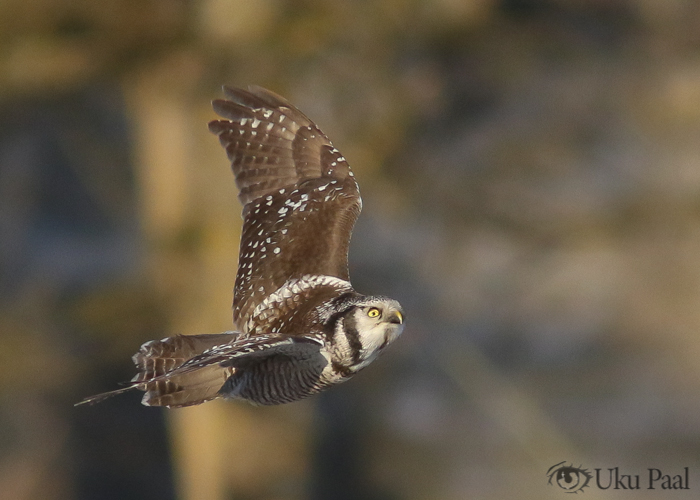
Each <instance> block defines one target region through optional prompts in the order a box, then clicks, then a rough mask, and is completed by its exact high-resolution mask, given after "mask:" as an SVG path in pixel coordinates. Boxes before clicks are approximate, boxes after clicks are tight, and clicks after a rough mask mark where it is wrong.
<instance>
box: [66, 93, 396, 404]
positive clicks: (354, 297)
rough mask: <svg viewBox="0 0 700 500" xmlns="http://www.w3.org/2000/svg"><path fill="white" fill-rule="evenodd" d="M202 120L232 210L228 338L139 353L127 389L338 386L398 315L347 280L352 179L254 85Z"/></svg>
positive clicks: (199, 394) (164, 400)
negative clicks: (239, 225)
mask: <svg viewBox="0 0 700 500" xmlns="http://www.w3.org/2000/svg"><path fill="white" fill-rule="evenodd" d="M224 93H225V95H226V97H227V99H220V100H215V101H213V107H214V110H215V111H216V113H217V114H218V115H219V116H221V118H222V119H220V120H215V121H212V122H210V123H209V129H210V130H211V131H212V132H213V133H214V134H216V135H218V136H219V140H220V142H221V144H222V145H223V147H224V148H225V150H226V153H227V155H228V159H229V160H230V162H231V167H232V169H233V173H234V176H235V180H236V185H237V187H238V193H239V194H238V198H239V200H240V202H241V205H242V206H243V213H242V216H243V229H242V234H241V243H240V251H239V258H238V273H237V275H236V283H235V287H234V293H233V321H234V330H233V331H229V332H224V333H218V334H205V335H176V336H173V337H167V338H164V339H162V340H152V341H150V342H146V343H145V344H143V345H142V346H141V348H140V350H139V352H137V353H136V354H135V355H134V356H133V361H134V364H135V365H136V369H137V372H138V373H137V374H136V376H135V377H134V378H133V379H132V381H131V382H129V383H127V384H126V385H125V387H122V388H120V389H117V390H114V391H111V392H107V393H103V394H99V395H96V396H92V397H89V398H86V399H84V400H83V401H81V402H80V403H78V404H84V403H88V404H91V403H96V402H99V401H102V400H104V399H106V398H108V397H110V396H113V395H116V394H120V393H122V392H125V391H129V390H140V391H144V392H145V394H144V396H143V399H142V403H143V404H144V405H147V406H165V407H169V408H177V407H184V406H191V405H197V404H200V403H204V402H206V401H210V400H213V399H217V398H226V399H241V400H245V401H248V402H250V403H253V404H257V405H275V404H282V403H289V402H292V401H297V400H299V399H302V398H306V397H308V396H311V395H313V394H316V393H318V392H319V391H322V390H324V389H326V388H328V387H330V386H332V385H335V384H338V383H341V382H344V381H346V380H348V379H350V378H351V377H352V376H353V375H355V374H356V373H358V372H359V371H360V370H362V369H363V368H365V367H366V366H367V365H369V364H370V363H371V362H372V361H374V359H376V358H377V356H378V355H379V354H380V353H382V352H383V351H384V349H385V348H386V347H387V346H388V345H389V344H391V343H392V342H393V341H394V340H396V339H397V338H398V337H399V335H401V333H402V331H403V328H404V318H405V314H404V311H403V309H402V308H401V305H400V304H399V303H398V302H397V301H396V300H392V299H390V298H387V297H381V296H370V295H362V294H360V293H358V292H356V291H355V289H354V288H353V287H352V285H351V284H350V281H349V276H348V245H349V243H350V236H351V233H352V230H353V226H354V224H355V221H356V219H357V217H358V216H359V214H360V210H361V208H362V200H361V198H360V192H359V188H358V185H357V182H356V181H355V177H354V175H353V173H352V170H351V169H350V165H348V163H347V161H346V160H345V158H344V157H343V155H342V154H340V152H339V151H338V150H337V149H336V148H335V147H334V146H333V144H332V143H331V142H330V140H329V139H328V138H327V137H326V136H325V134H324V133H323V132H321V130H319V128H318V127H317V126H316V125H315V124H314V123H313V122H312V121H311V120H310V119H309V118H307V117H306V116H305V115H304V114H303V113H302V112H301V111H299V110H298V109H297V108H296V107H294V106H293V105H292V104H290V103H289V102H288V101H287V100H286V99H284V98H282V97H280V96H279V95H277V94H275V93H273V92H270V91H269V90H266V89H263V88H261V87H250V88H249V89H248V90H243V89H239V88H229V87H224Z"/></svg>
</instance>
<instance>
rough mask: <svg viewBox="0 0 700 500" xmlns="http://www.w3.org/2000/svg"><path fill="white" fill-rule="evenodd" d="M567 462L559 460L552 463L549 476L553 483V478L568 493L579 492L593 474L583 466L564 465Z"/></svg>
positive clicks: (548, 472)
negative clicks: (556, 462)
mask: <svg viewBox="0 0 700 500" xmlns="http://www.w3.org/2000/svg"><path fill="white" fill-rule="evenodd" d="M565 463H566V462H559V463H558V464H554V465H552V466H551V467H550V468H549V470H548V471H547V477H548V478H549V482H548V483H547V484H552V480H554V481H556V483H557V486H559V487H560V488H561V489H562V490H566V492H567V493H578V492H579V491H582V490H583V489H584V488H585V487H586V486H588V482H589V481H590V480H591V478H592V477H593V475H592V474H591V473H590V472H588V470H587V469H584V468H583V466H579V467H574V464H571V465H564V464H565Z"/></svg>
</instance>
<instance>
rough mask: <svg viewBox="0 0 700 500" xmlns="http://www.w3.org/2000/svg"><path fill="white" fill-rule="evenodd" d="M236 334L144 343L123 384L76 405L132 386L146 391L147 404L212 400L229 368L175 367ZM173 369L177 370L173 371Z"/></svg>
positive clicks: (224, 342)
mask: <svg viewBox="0 0 700 500" xmlns="http://www.w3.org/2000/svg"><path fill="white" fill-rule="evenodd" d="M238 335H239V334H238V333H235V332H227V333H217V334H205V335H176V336H174V337H167V338H164V339H162V340H152V341H150V342H146V343H145V344H143V345H142V346H141V348H140V349H139V352H137V353H136V354H134V356H133V357H132V359H133V361H134V364H135V365H136V368H137V370H138V373H137V374H136V376H134V378H133V379H132V380H131V382H128V383H127V386H126V387H122V388H121V389H117V390H114V391H110V392H105V393H102V394H97V395H95V396H90V397H88V398H85V399H84V400H82V401H80V402H79V403H77V404H76V406H78V405H82V404H90V405H92V404H95V403H99V402H101V401H104V400H105V399H108V398H110V397H112V396H116V395H118V394H122V393H124V392H127V391H130V390H132V389H139V390H141V391H145V392H146V394H145V395H144V397H143V400H142V403H143V404H144V405H146V406H167V407H179V406H189V405H194V404H199V403H203V402H205V401H209V400H211V399H214V398H216V397H217V392H218V390H219V389H220V388H221V386H222V385H223V384H224V382H225V381H226V379H227V378H228V377H229V376H230V375H231V374H232V373H233V371H232V369H231V368H230V367H229V368H225V367H220V366H219V365H218V364H209V365H207V366H201V367H196V368H195V367H193V368H190V369H183V370H178V368H180V367H181V366H182V365H183V364H184V363H186V362H187V361H189V360H190V359H192V358H194V357H196V356H200V355H201V354H202V353H204V352H205V351H206V350H208V349H211V348H212V347H215V346H218V345H222V344H227V343H228V342H230V341H232V340H233V339H235V338H236V337H237V336H238ZM174 370H177V371H176V373H172V372H173V371H174Z"/></svg>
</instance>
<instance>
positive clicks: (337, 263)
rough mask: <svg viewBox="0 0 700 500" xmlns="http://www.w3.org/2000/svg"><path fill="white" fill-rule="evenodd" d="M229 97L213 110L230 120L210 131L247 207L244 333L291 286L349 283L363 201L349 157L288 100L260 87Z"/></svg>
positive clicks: (238, 300)
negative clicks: (311, 280) (305, 281)
mask: <svg viewBox="0 0 700 500" xmlns="http://www.w3.org/2000/svg"><path fill="white" fill-rule="evenodd" d="M224 92H225V94H226V96H227V97H228V98H229V100H216V101H214V102H213V107H214V110H215V111H216V112H217V113H218V114H219V115H221V116H222V117H223V118H226V120H215V121H212V122H211V123H210V124H209V129H210V130H211V131H212V132H213V133H215V134H217V135H218V136H219V140H220V141H221V144H222V145H223V146H224V148H225V149H226V153H227V155H228V157H229V160H230V161H231V167H232V169H233V172H234V175H235V178H236V185H237V186H238V189H239V200H240V201H241V204H242V205H243V218H244V223H243V231H242V237H241V246H240V253H239V266H238V274H237V276H236V286H235V289H234V300H233V310H234V312H233V315H234V322H235V324H236V326H237V329H239V330H241V331H244V332H245V331H248V326H246V325H247V323H248V320H249V319H250V317H251V314H252V312H253V310H254V309H255V308H256V306H257V305H258V304H260V303H261V302H262V301H263V300H264V299H265V297H267V296H269V295H270V294H272V293H274V292H275V291H276V290H278V289H279V288H280V287H282V286H283V285H284V283H285V282H287V281H288V280H290V279H297V278H301V277H302V276H331V277H335V278H339V279H341V280H345V281H347V280H348V264H347V258H348V247H349V243H350V236H351V234H352V229H353V227H354V224H355V221H356V220H357V217H358V216H359V213H360V210H361V208H362V200H361V198H360V192H359V188H358V185H357V182H356V181H355V179H354V176H353V174H352V171H351V170H350V166H349V165H348V163H347V161H346V160H345V158H344V157H343V156H342V155H341V154H340V152H339V151H338V150H337V149H336V148H335V147H334V146H333V144H332V143H331V142H330V140H329V139H328V138H327V137H326V135H325V134H324V133H323V132H322V131H321V130H320V129H319V128H318V127H317V126H316V125H315V124H314V123H313V122H312V121H311V120H309V118H308V117H306V115H304V114H303V113H302V112H301V111H299V110H298V109H297V108H295V107H294V106H293V105H292V104H290V103H289V102H288V101H287V100H285V99H284V98H282V97H280V96H278V95H277V94H275V93H273V92H270V91H268V90H265V89H262V88H260V87H250V88H249V90H247V91H246V90H243V89H236V88H228V87H225V88H224ZM253 326H254V325H253Z"/></svg>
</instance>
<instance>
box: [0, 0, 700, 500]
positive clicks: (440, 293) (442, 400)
mask: <svg viewBox="0 0 700 500" xmlns="http://www.w3.org/2000/svg"><path fill="white" fill-rule="evenodd" d="M224 83H225V84H230V85H237V86H245V85H248V84H258V85H262V86H265V87H268V88H270V89H272V90H274V91H275V92H278V93H280V94H282V95H284V96H285V97H287V98H288V99H289V100H290V101H291V102H293V103H295V104H296V105H297V106H298V107H299V108H300V109H302V110H303V111H304V112H305V113H306V114H308V115H309V116H310V117H311V118H312V119H313V120H314V121H315V122H316V123H317V124H318V125H319V126H320V127H321V128H322V129H323V130H324V131H325V132H326V134H327V135H328V136H329V137H331V139H332V140H333V141H334V143H335V145H336V146H337V147H338V148H339V149H340V150H341V151H342V152H343V154H344V155H345V156H346V157H347V158H348V160H349V162H350V164H351V165H352V167H353V169H354V171H355V173H356V175H357V178H358V180H359V182H360V185H361V188H362V192H363V197H364V212H363V215H362V217H361V218H360V220H359V222H358V225H357V227H356V231H355V235H354V239H353V242H352V248H351V255H350V268H351V276H352V279H353V283H354V285H355V287H356V288H357V289H358V290H359V291H361V292H367V293H375V294H385V295H389V296H391V297H394V298H396V299H398V300H400V301H401V302H402V304H403V305H404V307H405V309H406V311H407V313H408V321H407V328H406V330H405V333H404V335H403V336H402V338H401V339H400V341H399V342H397V343H396V344H394V345H393V346H392V348H391V349H390V350H388V352H387V353H386V354H385V355H384V356H383V357H382V358H381V359H380V360H379V361H378V362H376V363H374V364H373V365H372V366H371V367H370V368H368V369H367V370H365V371H364V372H363V373H361V374H360V375H358V376H357V377H356V378H355V379H354V380H353V381H351V382H349V383H348V384H345V385H343V386H339V387H337V388H334V389H333V390H331V391H328V392H327V393H324V394H322V395H320V396H317V397H314V398H312V399H309V400H306V401H302V402H298V403H293V404H290V405H285V406H280V407H270V408H255V407H252V406H248V405H245V404H240V403H235V402H221V401H217V402H212V403H208V404H206V405H203V406H201V407H194V408H188V409H183V410H172V411H167V410H162V409H156V408H146V407H143V406H141V405H140V404H139V398H140V395H139V394H130V395H127V396H123V397H120V398H115V399H112V400H109V401H107V402H105V403H103V404H101V405H98V406H94V407H79V408H74V407H73V403H75V402H76V401H79V400H80V399H81V398H83V397H85V396H87V395H91V394H94V393H97V392H101V391H106V390H109V389H113V388H116V387H117V385H116V384H117V383H118V382H120V381H124V380H128V379H130V378H131V376H132V374H133V372H132V369H133V367H132V365H131V361H130V356H131V355H132V354H133V353H134V352H135V351H136V350H137V348H138V347H139V345H140V344H141V343H142V342H145V341H147V340H151V339H158V338H161V337H165V336H169V335H173V334H175V333H208V332H220V331H225V330H228V329H230V328H231V310H230V304H231V299H232V288H233V283H234V278H235V272H236V257H237V252H238V239H239V229H240V224H241V219H240V215H239V214H240V206H239V205H238V202H237V200H236V191H235V186H234V181H233V176H232V174H231V172H230V169H229V165H228V162H227V160H226V157H225V153H224V151H223V150H222V149H221V147H220V146H219V144H218V141H217V139H216V137H215V136H213V135H211V134H209V133H208V131H207V127H206V124H207V122H208V121H209V120H211V119H213V118H214V113H213V112H212V111H211V108H210V101H211V100H212V99H214V98H218V97H221V96H222V93H221V90H220V86H221V84H224ZM699 138H700V2H697V1H693V0H638V1H635V0H432V1H429V0H423V1H421V0H355V1H348V2H344V1H322V0H255V1H250V0H140V1H139V2H133V1H128V0H112V1H109V2H95V1H94V0H3V1H2V2H1V3H0V492H1V493H0V496H2V498H3V499H7V500H34V499H42V500H68V499H76V500H92V499H99V500H101V499H107V500H111V499H134V500H140V499H165V500H170V499H178V500H194V499H206V500H225V499H226V500H228V499H230V500H239V499H240V500H306V499H309V500H335V499H338V500H356V499H368V500H403V499H405V500H434V499H440V500H443V499H444V500H463V499H472V498H473V499H486V500H491V499H493V500H497V499H498V500H502V499H504V498H522V499H549V498H552V499H554V498H562V496H563V495H564V494H565V492H564V491H563V490H561V489H559V488H558V487H557V486H555V485H552V486H549V485H547V481H548V479H547V476H546V472H547V469H548V468H549V467H550V466H552V465H554V464H557V463H559V462H562V461H566V463H567V464H569V463H573V465H575V466H578V465H583V467H584V468H588V469H594V468H602V469H604V470H605V469H607V468H610V467H619V468H620V473H621V474H632V475H634V474H639V475H641V477H642V479H641V481H642V490H640V491H637V492H629V491H619V490H618V491H613V490H612V489H610V490H601V489H598V488H597V487H596V486H595V478H594V480H593V483H592V485H591V487H589V488H587V489H586V490H584V492H585V496H586V498H588V499H596V498H605V499H610V498H632V497H634V498H643V499H645V498H691V497H696V495H697V494H698V489H700V398H699V397H698V394H699V393H700V337H699V336H698V331H700V307H699V305H700V139H699ZM650 467H654V468H658V469H661V470H662V471H663V472H664V473H665V474H670V475H676V474H682V473H683V468H684V467H688V468H689V471H690V472H689V474H690V485H689V487H690V489H689V490H684V491H673V492H663V491H659V490H658V489H657V490H654V491H652V490H647V489H645V487H646V484H645V481H646V477H647V476H648V474H647V469H648V468H650ZM603 477H604V478H606V481H607V476H605V475H604V476H603Z"/></svg>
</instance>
